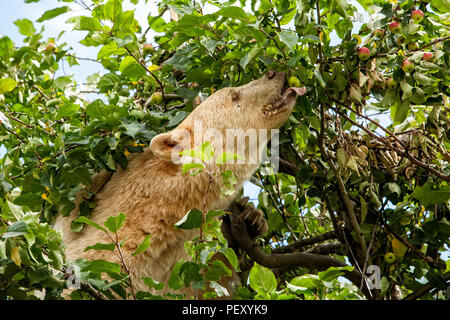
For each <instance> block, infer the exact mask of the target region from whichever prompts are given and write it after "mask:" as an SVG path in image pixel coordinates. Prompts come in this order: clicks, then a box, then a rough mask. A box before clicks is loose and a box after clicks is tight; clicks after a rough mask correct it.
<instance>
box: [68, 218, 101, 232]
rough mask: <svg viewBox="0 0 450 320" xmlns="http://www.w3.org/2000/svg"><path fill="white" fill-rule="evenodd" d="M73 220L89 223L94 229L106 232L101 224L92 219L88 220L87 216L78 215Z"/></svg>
mask: <svg viewBox="0 0 450 320" xmlns="http://www.w3.org/2000/svg"><path fill="white" fill-rule="evenodd" d="M74 222H78V223H85V224H87V225H90V226H91V227H94V228H95V229H98V230H101V231H103V232H107V231H106V229H105V228H103V227H102V226H100V225H98V224H97V223H95V222H94V221H92V220H89V219H88V218H86V217H84V216H81V217H78V218H77V219H76V220H74Z"/></svg>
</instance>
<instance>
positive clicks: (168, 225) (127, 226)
mask: <svg viewBox="0 0 450 320" xmlns="http://www.w3.org/2000/svg"><path fill="white" fill-rule="evenodd" d="M285 77H286V76H285V74H284V73H281V72H274V71H269V72H268V73H267V74H266V75H264V76H263V77H262V78H260V79H258V80H254V81H252V82H250V83H248V84H246V85H244V86H241V87H236V88H224V89H221V90H218V91H217V92H215V93H214V94H212V95H211V96H210V97H208V98H207V99H206V100H205V101H204V102H202V103H201V104H200V105H199V106H198V107H197V108H195V110H194V111H193V112H192V113H191V114H190V115H189V116H188V117H187V118H186V119H185V120H184V121H182V122H181V123H180V124H179V125H178V127H177V128H175V129H174V130H172V131H170V132H167V133H162V134H159V135H158V136H156V137H154V138H153V140H152V142H151V144H150V147H149V148H146V149H145V150H144V152H143V153H139V154H132V155H130V156H129V159H128V167H127V169H126V170H122V169H118V170H117V171H116V172H114V173H113V174H112V175H111V173H107V172H101V173H99V174H97V175H95V176H94V177H93V185H92V186H91V189H90V191H92V192H95V198H94V200H95V202H96V207H95V208H94V209H93V210H92V211H91V215H90V217H89V218H90V219H91V220H93V221H95V222H96V223H98V224H100V225H102V224H103V222H104V221H105V220H106V219H107V218H108V217H110V216H113V215H114V216H115V215H117V214H118V213H119V212H123V213H124V214H125V215H126V221H125V223H124V225H123V227H122V228H121V229H120V230H119V232H118V236H119V239H126V241H125V244H124V247H123V248H122V252H123V255H124V257H125V261H126V264H127V266H128V268H129V270H130V275H131V279H132V283H133V287H134V289H135V291H139V290H147V289H148V287H146V286H145V285H144V284H143V282H142V280H141V277H143V276H144V277H151V278H153V279H154V280H157V281H160V282H167V280H168V278H169V276H170V272H171V269H172V267H173V266H174V264H175V263H176V262H177V261H178V260H179V259H181V258H185V259H186V258H187V257H186V253H185V251H184V246H183V245H184V242H185V241H187V240H190V239H192V238H193V237H194V236H196V235H197V234H196V232H197V233H198V230H194V231H187V230H181V229H175V228H174V224H175V223H176V222H177V221H179V220H180V219H182V218H183V216H184V215H185V214H186V213H187V212H188V211H189V210H190V209H192V208H200V209H206V210H211V209H225V208H227V206H228V205H229V204H230V202H231V200H232V197H231V198H230V197H222V196H221V188H222V181H221V179H215V180H214V181H213V182H212V184H211V185H210V187H209V190H208V192H207V194H206V198H205V193H206V189H207V187H208V184H209V178H208V176H207V175H206V174H203V173H200V174H197V175H194V176H192V175H189V174H182V171H181V168H182V165H181V164H180V163H175V162H174V160H173V159H172V156H173V155H175V156H176V155H177V154H178V153H179V151H181V150H186V149H193V148H197V147H199V146H201V144H202V141H205V140H207V141H209V142H211V144H212V145H213V147H214V149H215V150H220V149H221V145H220V143H221V141H220V139H218V138H217V133H222V134H223V136H225V131H226V130H227V129H240V128H241V129H243V130H244V131H245V130H247V129H250V128H253V129H256V131H258V130H259V129H269V130H270V129H278V128H279V127H280V126H281V125H282V124H283V123H284V122H285V121H286V120H287V118H288V117H289V115H290V113H291V110H292V108H293V105H294V104H295V100H296V96H295V94H287V93H286V92H287V91H285V94H283V86H284V83H285ZM293 93H294V92H293ZM282 94H283V96H281V95H282ZM281 98H283V101H282V102H281V103H280V102H279V99H281ZM274 105H276V107H273V106H274ZM199 124H200V125H201V126H202V129H203V131H205V130H208V129H213V130H212V131H211V132H213V134H212V135H211V136H208V137H205V135H203V136H202V137H200V139H198V138H199V137H195V132H194V131H195V128H194V126H195V125H199ZM214 133H215V134H214ZM202 138H203V140H202ZM268 139H270V134H269V135H268V136H267V137H265V138H262V139H260V140H261V141H258V146H265V145H266V143H267V141H268ZM246 142H247V141H246ZM235 143H236V140H234V141H233V143H231V144H233V146H231V147H230V146H226V147H225V149H221V150H222V151H231V152H233V150H232V147H234V144H235ZM237 143H239V142H237ZM261 150H262V149H261ZM245 152H246V155H245V156H246V157H248V156H251V153H252V152H253V151H251V150H249V148H248V147H246V150H245ZM258 152H260V151H258ZM219 153H220V152H216V155H217V154H219ZM258 166H259V163H258V162H255V163H250V164H249V163H245V164H226V165H223V166H221V167H220V170H228V169H230V170H232V171H233V173H234V175H235V177H236V179H237V184H236V185H235V186H234V187H235V190H240V189H241V187H242V185H243V183H244V182H245V181H246V180H248V179H249V178H250V177H251V175H252V174H253V172H254V171H255V170H256V169H257V168H258ZM217 168H218V167H217V166H216V165H211V167H208V168H207V169H210V170H217ZM80 198H81V197H78V200H77V203H76V205H77V206H76V208H75V209H74V210H73V211H72V212H71V214H70V217H62V216H59V217H58V218H57V220H56V222H55V228H56V229H59V230H61V231H62V233H63V239H64V242H65V244H66V246H67V249H66V256H67V259H68V260H70V261H73V260H76V259H79V258H85V259H91V260H93V259H105V260H108V261H113V262H116V263H120V262H119V261H118V259H117V257H116V256H115V255H114V254H113V253H112V252H111V251H95V250H89V251H87V252H84V249H85V248H86V247H87V246H90V245H93V244H95V243H109V242H110V241H109V239H108V238H107V237H106V235H105V234H104V233H103V232H102V231H99V230H97V229H94V228H93V227H90V226H87V225H86V226H85V227H84V229H83V230H82V231H81V232H79V233H75V232H73V231H72V230H71V228H70V224H71V221H72V220H73V219H75V218H76V217H77V216H78V205H79V203H80V201H81V199H80ZM205 199H206V201H205ZM204 204H206V207H205V208H204ZM146 235H151V245H150V246H149V248H148V249H147V250H146V251H145V252H143V253H142V254H139V255H137V256H133V255H132V253H133V252H134V251H135V250H136V247H137V245H138V244H139V243H141V242H142V240H143V239H144V237H145V236H146ZM166 287H167V286H166ZM188 297H189V296H188Z"/></svg>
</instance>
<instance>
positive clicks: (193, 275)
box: [180, 261, 203, 287]
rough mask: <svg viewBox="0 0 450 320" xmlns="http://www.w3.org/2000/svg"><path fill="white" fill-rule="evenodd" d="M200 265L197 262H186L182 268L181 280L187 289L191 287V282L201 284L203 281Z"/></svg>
mask: <svg viewBox="0 0 450 320" xmlns="http://www.w3.org/2000/svg"><path fill="white" fill-rule="evenodd" d="M200 270H201V268H200V265H199V264H197V263H195V262H191V261H189V262H185V263H184V264H183V265H182V266H181V268H180V278H181V281H183V283H184V285H185V286H186V287H189V285H190V283H191V282H193V281H194V282H199V281H202V280H203V276H202V275H201V274H200Z"/></svg>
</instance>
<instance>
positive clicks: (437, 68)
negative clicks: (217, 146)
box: [0, 0, 450, 299]
mask: <svg viewBox="0 0 450 320" xmlns="http://www.w3.org/2000/svg"><path fill="white" fill-rule="evenodd" d="M25 2H28V3H29V2H39V0H26V1H25ZM63 2H64V6H61V7H59V8H49V10H48V11H46V12H45V13H44V14H43V15H42V16H41V17H40V18H39V19H38V20H37V22H32V21H30V20H29V19H26V18H23V19H19V20H17V21H15V25H16V26H17V27H18V29H19V32H20V33H21V34H22V35H23V36H25V40H24V43H25V44H24V45H23V46H21V47H17V46H16V44H14V43H13V42H12V41H11V40H10V39H9V38H8V37H7V36H3V37H1V38H0V121H1V124H0V143H1V144H2V145H3V146H4V148H6V151H7V153H6V155H5V156H4V157H3V159H1V160H0V168H1V173H0V196H1V197H0V206H1V207H0V208H1V212H0V235H1V238H0V297H1V298H2V299H5V298H8V299H10V298H13V299H33V298H35V295H34V294H33V290H40V289H42V288H46V296H45V298H47V299H56V298H60V297H61V292H62V289H63V288H65V287H67V282H66V281H65V280H66V279H67V278H68V277H70V274H69V273H68V271H67V270H68V267H69V266H70V264H72V269H71V270H72V271H73V272H74V273H75V274H76V278H77V279H79V280H81V282H82V285H81V288H80V289H79V290H77V291H75V292H74V293H73V294H72V298H78V299H87V298H101V296H99V294H101V295H105V296H106V297H109V298H113V297H115V296H117V295H118V296H121V297H124V296H125V295H126V294H127V293H126V291H125V288H130V283H129V281H128V275H127V273H126V270H125V272H124V269H123V267H124V266H123V265H120V262H119V263H113V262H106V261H101V260H100V261H92V262H88V261H76V262H68V261H65V258H64V245H63V243H62V241H61V237H60V235H59V233H57V232H55V231H53V230H52V229H51V228H50V225H51V223H52V222H53V220H54V217H55V215H56V213H57V212H61V213H62V214H63V215H68V214H69V212H70V211H71V210H72V209H73V208H74V203H73V200H74V197H75V195H76V193H77V192H78V191H79V190H81V189H83V188H85V187H86V186H89V185H90V184H91V183H92V181H91V178H90V177H91V175H92V174H93V173H95V172H98V171H100V170H107V171H114V170H116V169H117V168H118V167H122V168H126V166H127V155H128V154H130V153H135V152H142V150H143V148H144V147H145V146H147V145H148V144H149V142H150V141H151V139H152V137H153V136H155V134H157V133H159V132H163V131H167V130H170V129H172V128H174V127H176V125H177V124H178V123H180V122H181V121H182V120H183V119H184V118H185V117H186V116H187V115H188V114H189V112H191V111H192V110H193V108H195V106H196V104H197V103H198V96H199V94H200V95H202V96H208V95H210V94H211V93H212V92H214V90H217V89H219V88H222V87H226V86H239V85H242V84H245V83H247V82H249V81H251V80H253V79H255V78H257V77H259V76H260V75H261V74H262V73H264V72H265V71H267V70H270V69H272V70H282V71H285V72H287V73H288V74H289V75H294V76H296V77H298V78H299V80H300V82H301V83H302V85H305V86H306V87H307V88H308V94H307V95H305V96H302V97H299V98H298V100H297V104H296V106H295V108H294V111H293V114H292V116H291V117H290V119H289V121H288V122H287V123H286V124H285V125H284V126H283V128H282V129H281V135H280V157H281V160H282V161H281V162H280V165H281V166H280V172H279V173H277V174H273V175H262V174H261V172H257V173H256V174H255V176H254V177H253V179H252V182H254V183H255V184H257V185H259V186H260V187H261V188H262V192H261V193H260V194H259V199H258V200H259V205H258V206H259V207H258V208H259V209H261V210H262V211H263V212H264V214H265V216H266V218H267V220H268V225H269V230H268V232H267V233H266V234H265V235H264V236H263V237H262V238H261V239H260V240H259V241H260V242H259V243H260V244H262V245H263V246H264V249H265V250H266V251H268V252H269V251H271V250H274V251H276V250H279V251H283V252H286V250H287V251H289V250H291V251H292V250H293V249H292V248H295V245H294V244H295V243H298V241H301V240H304V239H310V238H311V239H313V238H314V237H315V236H317V235H321V234H325V233H327V232H330V231H333V236H332V237H329V238H328V239H326V242H324V243H312V245H311V244H310V245H309V246H303V247H300V249H301V250H303V251H305V250H306V251H307V250H310V252H316V253H317V252H318V253H320V254H324V255H328V254H331V255H333V256H334V257H337V258H339V259H340V260H342V261H347V262H349V263H350V264H351V265H352V266H353V267H355V268H356V269H357V270H359V271H361V272H362V273H363V274H365V273H366V270H367V267H368V266H369V265H377V266H379V267H380V269H381V276H382V278H381V288H380V289H379V290H374V291H373V296H372V298H373V297H375V298H378V299H393V298H395V297H397V296H398V294H397V293H398V292H401V293H402V294H403V296H406V295H408V294H411V296H410V297H413V298H424V299H430V298H432V297H437V298H439V299H443V298H444V297H445V294H446V295H447V297H448V289H447V287H448V281H449V273H448V272H449V263H448V261H447V263H445V261H443V260H444V259H443V254H444V251H445V250H448V245H449V238H450V226H449V221H448V219H449V199H450V191H449V188H450V186H449V181H450V176H449V172H450V170H449V166H448V162H449V159H450V153H449V151H448V150H449V148H450V144H449V138H450V137H449V132H450V120H449V119H450V113H449V109H448V95H449V94H450V89H449V88H450V85H449V84H450V40H449V39H450V38H449V31H448V30H449V24H450V22H449V14H448V12H449V7H450V6H449V3H448V1H447V0H430V1H427V0H421V1H414V0H400V1H387V0H358V6H359V7H362V8H363V10H364V11H362V12H361V11H360V12H358V10H357V9H356V3H349V2H347V0H339V1H320V0H318V1H313V0H311V1H306V0H298V1H293V0H260V1H256V0H252V1H244V0H240V1H236V0H229V1H210V0H199V1H193V0H191V1H190V0H161V1H158V13H157V14H156V15H154V14H152V13H149V15H148V19H147V23H148V25H149V27H148V28H147V29H143V28H142V24H143V22H141V21H137V20H136V19H135V16H134V12H133V10H125V9H124V6H123V4H122V1H121V0H91V1H71V0H64V1H63ZM131 2H132V3H133V4H138V3H141V4H142V3H147V1H146V0H145V1H144V0H140V1H139V0H133V1H131ZM80 6H81V7H83V9H86V10H85V12H86V14H85V15H83V16H74V17H71V18H69V19H68V20H67V23H68V24H72V25H73V27H74V30H75V31H74V32H84V34H85V37H84V39H83V40H81V41H80V43H81V44H82V45H84V46H86V47H95V48H98V49H99V51H98V54H97V57H93V58H92V59H93V60H95V61H97V62H98V63H100V64H101V65H102V66H103V68H104V70H105V72H104V74H92V75H91V76H89V77H88V78H87V79H86V84H82V83H77V82H76V81H75V80H74V78H73V76H70V75H66V74H65V75H60V72H58V71H59V70H60V68H61V65H62V64H63V63H65V64H68V65H70V66H74V65H78V64H80V63H83V61H84V59H85V58H83V57H77V56H76V54H75V53H74V52H73V50H72V48H71V47H70V44H66V43H59V36H58V35H56V34H55V37H54V38H50V39H44V38H43V35H42V29H41V28H40V25H39V24H38V23H44V25H45V22H46V21H48V20H50V19H52V18H54V17H56V16H59V15H62V14H66V13H68V12H70V11H71V8H77V9H80ZM417 8H419V9H420V10H422V11H423V12H424V16H425V17H424V19H423V20H422V21H421V22H419V23H415V22H413V21H412V20H411V13H412V11H413V10H415V9H417ZM169 11H170V12H171V13H172V14H176V16H177V17H178V19H176V20H172V19H170V15H169ZM361 13H363V14H364V15H361ZM369 14H370V19H369V18H368V15H369ZM359 17H364V19H365V20H366V21H365V22H364V23H359V22H358V19H356V18H359ZM369 20H370V21H369ZM393 21H397V22H398V23H399V24H400V27H401V30H400V32H399V33H394V32H392V31H390V28H389V24H390V23H391V22H393ZM150 31H151V32H154V33H156V34H157V35H156V36H155V37H154V38H152V39H150V37H149V33H150ZM55 32H56V31H55ZM150 42H151V43H152V45H153V49H151V50H146V51H145V52H144V50H143V45H144V43H150ZM49 44H53V45H49ZM363 46H364V47H366V48H368V49H369V51H370V57H369V58H368V59H364V60H363V59H360V58H359V57H358V54H357V51H358V48H360V47H363ZM424 53H432V56H431V58H430V59H428V58H425V59H424ZM428 57H429V55H428ZM404 60H408V61H409V62H411V63H412V64H413V66H414V68H413V70H412V71H407V72H405V71H404V68H403V69H402V64H403V62H404ZM405 70H407V69H405ZM390 78H392V79H393V80H394V82H392V81H391V82H389V81H388V79H390ZM86 90H87V91H93V92H96V93H98V95H97V97H98V98H97V99H95V100H93V99H88V98H86V97H85V96H84V95H82V94H81V91H86ZM156 92H159V94H161V96H162V99H159V98H157V97H156V96H155V95H154V94H155V93H156ZM152 97H153V98H152ZM202 151H204V150H202ZM222 157H223V158H222V160H223V159H224V158H226V157H227V155H223V156H222ZM200 159H202V160H203V157H201V158H200ZM217 159H219V160H218V162H216V164H217V165H220V161H221V160H220V159H221V158H220V157H218V158H217ZM203 167H204V166H203V165H199V164H197V166H192V167H190V168H189V167H186V168H185V171H186V174H187V172H188V171H189V170H191V169H194V170H195V169H197V174H207V173H205V172H200V171H201V169H202V168H203ZM190 172H191V173H192V172H193V171H192V170H191V171H190ZM223 179H225V182H227V183H226V187H228V188H225V189H224V193H225V194H226V193H228V192H229V191H230V188H232V185H233V179H232V177H230V176H223ZM93 205H94V204H93V203H91V202H90V201H85V202H83V203H82V204H81V205H80V218H78V220H76V221H74V222H73V223H72V228H73V229H74V231H80V230H81V229H82V228H83V225H84V224H86V223H88V224H89V223H91V222H90V220H89V219H88V217H89V210H90V209H91V208H92V207H93ZM201 209H202V208H198V209H194V208H193V210H192V211H190V212H189V213H188V215H187V216H186V221H184V222H182V223H180V224H179V226H178V227H185V228H201V229H202V231H203V232H204V233H203V235H202V237H201V239H200V240H202V241H198V240H199V239H194V240H193V241H191V242H189V243H188V244H187V245H186V247H187V250H188V252H189V253H190V254H191V256H192V257H193V260H192V261H180V262H179V263H177V264H176V266H175V268H174V270H173V272H172V277H171V280H170V283H169V284H170V286H171V287H172V288H177V287H181V286H183V285H187V286H192V287H193V288H201V287H204V286H205V285H206V284H205V281H206V282H208V284H209V286H210V288H211V289H212V290H213V291H211V292H209V293H207V294H206V296H207V297H213V296H216V295H219V296H220V295H221V294H225V292H224V291H223V288H222V287H221V286H220V285H219V284H218V282H217V280H218V279H220V277H221V276H222V275H228V274H229V273H230V272H231V270H230V269H229V268H228V267H226V266H225V265H222V264H220V263H219V262H212V263H210V258H211V256H212V255H213V254H214V253H216V252H222V253H223V254H225V255H226V256H227V258H228V260H229V261H230V262H231V263H232V265H233V266H234V267H235V268H236V269H238V265H237V257H236V255H235V253H234V251H233V250H232V249H231V248H229V247H228V246H227V242H226V240H225V239H224V238H223V236H222V234H221V233H220V221H218V220H217V219H209V217H210V216H214V215H222V214H223V212H209V213H204V212H203V210H201ZM118 214H119V213H118ZM199 214H200V216H199ZM119 217H121V216H120V215H118V216H116V217H112V218H111V220H109V222H108V223H107V224H105V226H96V227H98V228H100V229H101V230H103V231H104V232H109V233H110V234H111V235H113V234H114V233H115V232H116V231H117V229H118V228H120V225H121V224H122V223H123V218H119ZM198 217H200V218H201V219H198ZM119 240H120V241H122V240H123V241H126V239H114V238H113V237H112V241H111V243H110V244H97V245H95V246H93V247H91V248H87V249H88V250H116V251H120V250H119V249H120V245H121V244H120V241H119ZM150 242H151V239H143V243H142V246H140V248H139V249H138V252H136V254H140V253H141V252H143V251H144V250H145V249H146V247H148V245H151V243H150ZM329 248H332V250H331V249H329ZM327 250H328V251H327ZM389 252H392V253H393V254H394V255H395V260H394V261H389V262H387V261H386V260H385V258H384V257H385V255H386V253H389ZM119 260H120V259H119ZM121 268H122V269H121ZM125 269H126V268H125ZM238 270H239V269H238ZM241 271H242V272H241V276H242V278H243V279H244V281H243V282H242V283H243V284H242V287H239V288H237V298H246V299H269V298H271V299H325V298H327V299H360V298H362V295H361V293H358V291H357V288H355V287H353V286H350V285H348V284H346V283H342V282H340V281H338V280H336V279H337V277H338V276H339V275H340V274H341V273H340V272H339V270H338V271H336V270H334V269H330V270H328V271H325V272H329V273H328V275H327V274H323V273H318V274H317V275H315V274H314V273H315V270H307V269H305V268H303V267H297V268H290V269H286V270H281V269H280V270H276V272H275V273H274V271H271V270H269V269H266V268H265V267H264V266H260V265H258V264H254V265H253V267H252V268H251V270H250V271H249V270H241ZM102 273H103V274H105V273H106V274H107V275H108V276H109V278H110V279H112V280H111V281H106V280H104V279H102V278H101V274H102ZM247 279H248V281H247ZM146 283H147V284H148V285H149V288H153V289H154V290H155V291H158V290H159V289H162V287H161V284H158V283H156V282H154V281H153V280H152V279H146ZM424 286H428V287H427V288H429V289H428V290H425V292H422V291H421V290H422V289H423V288H424ZM110 289H111V290H112V291H110ZM446 290H447V291H446ZM418 292H422V293H421V294H420V295H418V294H417V293H418ZM445 292H446V293H445ZM132 294H133V295H134V296H135V297H136V298H143V299H152V298H166V297H163V296H162V295H157V294H155V295H153V294H150V293H148V294H146V293H135V292H133V293H132ZM169 297H170V296H169ZM170 298H177V297H176V296H171V297H170ZM366 298H369V297H366Z"/></svg>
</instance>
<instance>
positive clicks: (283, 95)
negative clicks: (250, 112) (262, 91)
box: [263, 84, 306, 116]
mask: <svg viewBox="0 0 450 320" xmlns="http://www.w3.org/2000/svg"><path fill="white" fill-rule="evenodd" d="M305 93H306V88H305V87H289V86H287V85H286V84H285V86H284V87H283V89H281V91H280V94H279V95H278V97H277V98H276V99H275V101H274V102H273V103H271V104H269V105H266V106H264V110H263V112H264V114H265V115H268V116H272V115H275V114H278V113H280V112H283V111H285V110H288V109H290V108H291V107H293V106H294V103H295V100H296V99H297V96H302V95H304V94H305Z"/></svg>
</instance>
